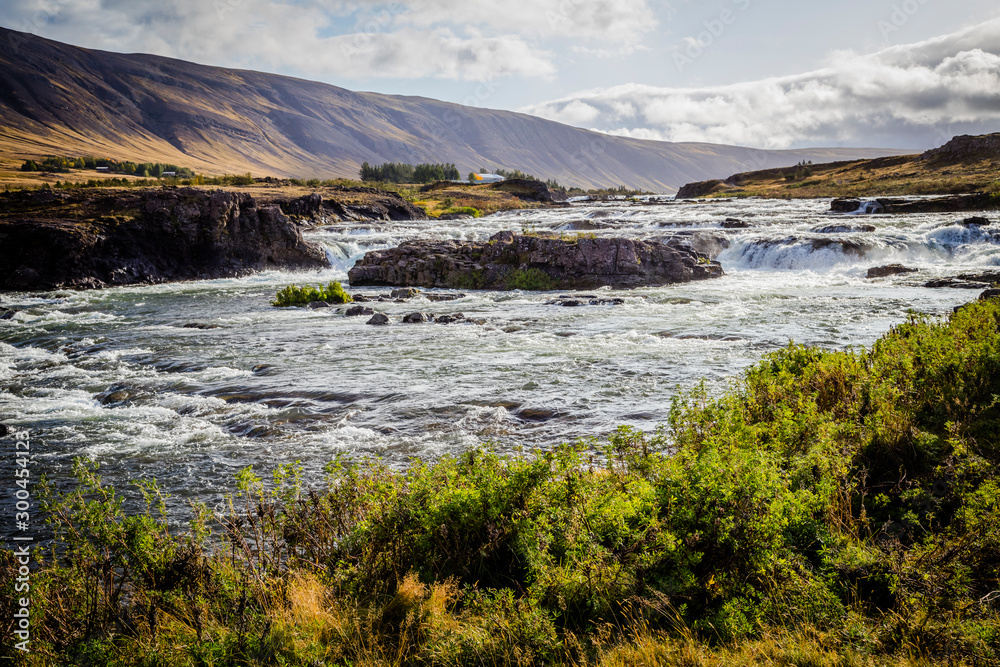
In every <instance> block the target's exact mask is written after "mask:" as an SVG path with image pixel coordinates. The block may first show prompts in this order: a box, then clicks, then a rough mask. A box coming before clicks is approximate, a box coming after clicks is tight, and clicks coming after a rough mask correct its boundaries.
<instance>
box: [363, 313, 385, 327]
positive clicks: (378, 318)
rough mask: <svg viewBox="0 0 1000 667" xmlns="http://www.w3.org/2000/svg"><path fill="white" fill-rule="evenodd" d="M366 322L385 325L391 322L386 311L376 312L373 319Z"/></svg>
mask: <svg viewBox="0 0 1000 667" xmlns="http://www.w3.org/2000/svg"><path fill="white" fill-rule="evenodd" d="M365 324H373V325H375V326H385V325H386V324H389V316H388V315H386V314H385V313H375V314H374V315H372V316H371V319H369V320H368V321H367V322H365Z"/></svg>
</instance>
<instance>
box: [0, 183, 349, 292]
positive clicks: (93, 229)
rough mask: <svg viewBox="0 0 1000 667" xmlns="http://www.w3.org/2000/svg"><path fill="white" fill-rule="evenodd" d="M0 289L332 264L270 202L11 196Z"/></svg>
mask: <svg viewBox="0 0 1000 667" xmlns="http://www.w3.org/2000/svg"><path fill="white" fill-rule="evenodd" d="M0 209H3V210H4V215H3V216H2V219H0V239H2V243H0V289H6V290H22V289H25V290H28V289H51V288H57V287H76V288H94V287H105V286H108V285H129V284H135V283H159V282H167V281H174V280H198V279H211V278H223V277H230V276H236V275H243V274H246V273H250V272H253V271H260V270H264V269H271V268H283V269H318V268H323V267H326V266H329V261H328V260H327V258H326V253H325V252H323V250H322V249H320V248H319V247H317V246H315V245H313V244H311V243H307V242H306V241H305V240H304V239H303V238H302V233H301V231H300V229H299V228H298V226H297V225H295V224H294V223H292V222H291V220H289V219H288V217H287V216H286V215H285V214H284V213H283V212H282V210H281V208H280V207H279V206H277V205H274V204H268V205H260V204H258V202H257V201H255V200H254V198H253V197H252V196H251V195H249V194H246V193H242V192H228V191H223V190H216V191H213V192H210V191H205V190H199V189H195V188H181V189H177V188H162V189H156V190H136V191H112V192H110V193H106V194H104V193H102V194H101V195H97V196H95V193H94V192H93V191H87V190H77V191H73V192H72V193H51V192H46V191H42V192H23V191H22V192H15V193H9V194H7V195H5V196H4V197H3V199H2V200H0Z"/></svg>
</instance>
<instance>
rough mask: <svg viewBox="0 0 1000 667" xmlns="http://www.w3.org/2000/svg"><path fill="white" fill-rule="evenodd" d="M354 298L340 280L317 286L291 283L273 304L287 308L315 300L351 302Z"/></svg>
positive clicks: (307, 303)
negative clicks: (297, 285)
mask: <svg viewBox="0 0 1000 667" xmlns="http://www.w3.org/2000/svg"><path fill="white" fill-rule="evenodd" d="M353 300H354V299H352V298H351V295H350V294H348V293H347V292H345V291H344V288H343V287H341V285H340V283H338V282H331V283H330V284H329V285H327V286H326V287H323V286H322V285H318V286H316V287H309V286H306V287H296V286H295V285H289V286H288V287H285V288H284V289H282V290H281V291H279V292H278V293H277V295H275V299H274V301H272V302H271V305H272V306H277V307H279V308H286V307H288V306H307V305H309V304H310V303H312V302H313V301H326V302H327V303H349V302H351V301H353Z"/></svg>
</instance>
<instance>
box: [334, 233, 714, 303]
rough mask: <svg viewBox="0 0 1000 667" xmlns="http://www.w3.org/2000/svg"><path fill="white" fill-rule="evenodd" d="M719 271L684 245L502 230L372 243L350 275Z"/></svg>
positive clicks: (431, 281)
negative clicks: (471, 237) (474, 236)
mask: <svg viewBox="0 0 1000 667" xmlns="http://www.w3.org/2000/svg"><path fill="white" fill-rule="evenodd" d="M721 275H723V271H722V267H721V266H720V265H719V264H718V263H717V262H712V261H710V260H709V259H708V258H707V257H706V256H705V255H702V254H700V253H698V252H696V251H695V250H693V249H691V248H690V247H685V246H673V245H668V244H665V243H657V242H653V241H637V240H633V239H624V238H593V239H579V238H575V239H563V238H560V237H558V236H555V235H534V234H530V235H517V234H514V233H513V232H500V233H499V234H496V235H494V236H493V237H492V238H491V239H490V240H489V241H487V242H472V241H457V240H447V241H410V242H408V243H404V244H402V245H400V246H398V247H396V248H391V249H389V250H373V251H371V252H368V253H367V254H365V256H364V257H363V258H361V259H360V260H358V263H357V264H355V265H354V268H352V269H351V270H350V272H349V273H348V278H349V280H350V282H351V285H353V286H358V285H396V286H415V287H459V288H472V289H499V290H508V289H540V290H544V289H591V288H595V287H601V286H605V285H607V286H611V287H621V288H630V287H641V286H645V285H665V284H669V283H678V282H687V281H690V280H701V279H705V278H715V277H718V276H721Z"/></svg>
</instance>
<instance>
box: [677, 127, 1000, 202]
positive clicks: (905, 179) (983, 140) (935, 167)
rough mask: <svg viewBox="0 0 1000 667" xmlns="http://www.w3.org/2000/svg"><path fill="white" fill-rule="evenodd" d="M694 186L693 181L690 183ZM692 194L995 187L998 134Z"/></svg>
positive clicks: (868, 193) (773, 172)
mask: <svg viewBox="0 0 1000 667" xmlns="http://www.w3.org/2000/svg"><path fill="white" fill-rule="evenodd" d="M691 186H697V187H691ZM687 187H690V188H691V189H690V191H689V192H686V191H685V190H684V189H682V190H681V194H690V195H691V196H702V197H704V196H709V197H733V196H742V197H749V196H760V197H877V196H890V195H932V194H963V193H969V192H991V193H1000V134H991V135H984V136H980V137H967V136H966V137H956V138H955V139H952V140H951V141H950V142H948V143H947V144H945V145H944V146H942V147H941V148H937V149H933V150H930V151H927V152H925V153H923V154H920V155H902V156H895V157H884V158H876V159H871V160H853V161H849V162H830V163H824V164H798V165H795V166H791V167H786V168H781V169H765V170H762V171H752V172H744V173H739V174H734V175H732V176H730V177H729V178H727V179H725V180H714V181H705V182H701V183H694V184H690V185H689V186H687Z"/></svg>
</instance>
